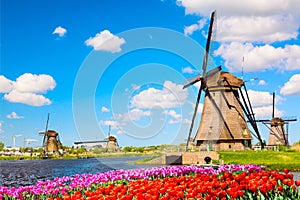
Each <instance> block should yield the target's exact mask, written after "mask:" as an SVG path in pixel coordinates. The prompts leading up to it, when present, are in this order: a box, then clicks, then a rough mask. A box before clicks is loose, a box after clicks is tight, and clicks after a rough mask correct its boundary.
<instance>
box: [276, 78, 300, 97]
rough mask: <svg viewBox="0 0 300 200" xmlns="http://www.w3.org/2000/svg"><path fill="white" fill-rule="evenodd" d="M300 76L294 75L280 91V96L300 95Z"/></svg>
mask: <svg viewBox="0 0 300 200" xmlns="http://www.w3.org/2000/svg"><path fill="white" fill-rule="evenodd" d="M299 86H300V74H294V75H293V76H292V77H291V78H290V79H289V81H288V82H286V83H285V84H284V86H283V87H282V88H281V90H280V94H282V95H287V96H288V95H300V87H299Z"/></svg>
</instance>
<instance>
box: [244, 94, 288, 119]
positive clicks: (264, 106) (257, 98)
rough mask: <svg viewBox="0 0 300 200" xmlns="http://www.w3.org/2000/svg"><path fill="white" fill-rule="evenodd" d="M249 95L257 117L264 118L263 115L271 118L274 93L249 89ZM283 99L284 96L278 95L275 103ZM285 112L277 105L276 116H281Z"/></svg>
mask: <svg viewBox="0 0 300 200" xmlns="http://www.w3.org/2000/svg"><path fill="white" fill-rule="evenodd" d="M248 95H249V98H250V102H251V106H252V107H253V112H254V114H255V117H256V118H262V117H269V118H270V117H271V116H272V110H273V106H272V104H273V95H272V94H270V93H269V92H262V91H254V90H248ZM282 100H283V99H282V97H280V96H278V95H277V96H276V98H275V105H276V104H277V103H279V102H281V101H282ZM283 113H284V112H283V111H282V110H279V109H278V108H276V106H275V114H276V116H281V115H283Z"/></svg>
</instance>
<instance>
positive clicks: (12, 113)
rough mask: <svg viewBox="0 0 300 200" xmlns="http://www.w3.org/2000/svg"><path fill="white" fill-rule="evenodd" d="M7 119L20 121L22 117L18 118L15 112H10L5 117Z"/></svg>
mask: <svg viewBox="0 0 300 200" xmlns="http://www.w3.org/2000/svg"><path fill="white" fill-rule="evenodd" d="M6 117H7V118H8V119H22V118H24V116H19V115H18V114H17V113H16V112H11V113H10V114H8V115H6Z"/></svg>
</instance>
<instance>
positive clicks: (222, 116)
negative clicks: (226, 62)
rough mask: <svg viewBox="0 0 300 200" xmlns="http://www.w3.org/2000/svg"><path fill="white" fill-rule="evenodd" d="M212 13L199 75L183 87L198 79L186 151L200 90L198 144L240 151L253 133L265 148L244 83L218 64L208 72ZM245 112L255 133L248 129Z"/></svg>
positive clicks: (248, 143) (213, 17)
mask: <svg viewBox="0 0 300 200" xmlns="http://www.w3.org/2000/svg"><path fill="white" fill-rule="evenodd" d="M215 13H216V11H214V12H212V14H211V20H210V26H209V31H208V38H207V42H206V49H205V55H204V59H203V65H202V74H201V75H198V76H197V77H195V78H193V79H192V80H190V81H189V82H187V83H186V84H185V85H184V87H183V88H187V87H189V86H190V85H193V84H195V83H197V82H199V81H200V88H199V92H198V96H197V100H196V104H195V110H194V113H193V117H192V122H191V126H190V130H189V133H188V139H187V144H186V150H187V149H188V143H189V142H190V138H191V133H192V130H193V126H194V121H195V118H196V113H197V110H198V105H199V102H200V98H201V93H202V91H203V92H204V93H205V99H204V106H203V111H202V117H201V121H200V126H199V128H198V131H197V133H196V136H195V138H194V141H196V143H197V144H196V145H197V146H200V147H203V148H208V149H210V150H211V149H213V148H215V149H217V150H227V149H236V150H237V149H239V150H242V149H246V148H249V147H251V140H252V136H251V135H254V136H255V137H256V138H257V139H258V140H259V141H261V145H262V148H264V144H263V142H262V139H261V137H260V134H259V131H258V127H257V124H256V121H255V118H254V114H253V110H252V106H251V103H250V100H249V96H248V93H247V89H246V85H245V82H244V81H243V80H242V79H240V78H238V77H236V76H234V75H232V74H230V73H228V72H223V71H221V69H222V68H221V66H219V67H216V68H214V69H212V70H210V71H208V72H207V61H208V54H209V49H210V42H211V35H212V30H213V26H214V19H215ZM242 88H243V90H242ZM243 91H244V92H243ZM245 115H246V117H247V119H248V121H249V122H250V124H251V126H252V128H253V130H254V133H253V132H252V131H250V130H249V128H248V125H247V121H246V118H245Z"/></svg>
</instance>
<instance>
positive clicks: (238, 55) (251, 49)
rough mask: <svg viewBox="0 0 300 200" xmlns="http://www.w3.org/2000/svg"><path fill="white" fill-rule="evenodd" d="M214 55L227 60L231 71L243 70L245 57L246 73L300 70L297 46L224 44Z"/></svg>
mask: <svg viewBox="0 0 300 200" xmlns="http://www.w3.org/2000/svg"><path fill="white" fill-rule="evenodd" d="M214 53H215V55H218V56H221V57H222V58H223V59H224V60H225V66H226V68H227V69H228V70H230V71H240V70H241V60H242V58H243V57H244V58H245V65H244V70H245V71H264V70H267V69H269V70H271V69H278V70H284V69H285V70H296V69H298V70H299V69H300V59H299V57H300V46H297V45H285V46H284V47H283V48H282V47H278V48H275V47H273V46H271V45H268V44H266V45H263V46H253V44H250V43H246V44H242V43H238V42H232V43H230V44H222V45H221V46H220V47H219V48H218V49H217V50H216V51H215V52H214ZM248 63H251V65H250V64H248Z"/></svg>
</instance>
